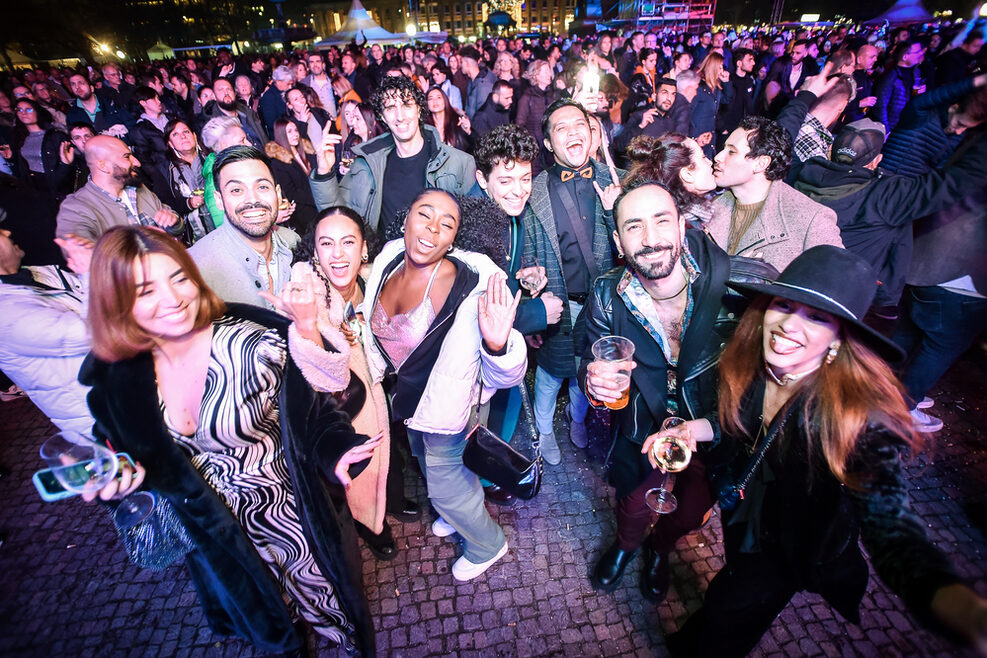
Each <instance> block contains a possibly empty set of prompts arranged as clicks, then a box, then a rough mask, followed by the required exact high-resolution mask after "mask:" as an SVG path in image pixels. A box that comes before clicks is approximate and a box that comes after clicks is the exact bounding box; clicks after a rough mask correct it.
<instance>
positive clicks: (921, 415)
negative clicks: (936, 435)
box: [911, 409, 942, 434]
mask: <svg viewBox="0 0 987 658" xmlns="http://www.w3.org/2000/svg"><path fill="white" fill-rule="evenodd" d="M911 414H912V423H913V425H914V426H915V431H917V432H925V433H927V434H928V433H931V432H938V431H939V430H941V429H942V421H941V420H939V419H938V418H936V417H935V416H930V415H929V414H927V413H925V412H924V411H919V410H918V409H912V411H911Z"/></svg>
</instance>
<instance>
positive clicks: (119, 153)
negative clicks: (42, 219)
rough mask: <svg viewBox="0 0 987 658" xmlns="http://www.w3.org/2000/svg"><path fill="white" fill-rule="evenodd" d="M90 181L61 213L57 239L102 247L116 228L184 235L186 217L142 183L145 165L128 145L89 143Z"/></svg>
mask: <svg viewBox="0 0 987 658" xmlns="http://www.w3.org/2000/svg"><path fill="white" fill-rule="evenodd" d="M86 164H87V165H88V166H89V182H87V183H86V184H85V185H84V186H83V187H82V188H81V189H80V190H79V191H77V192H75V193H73V194H70V195H68V196H67V197H65V200H64V201H63V202H62V205H61V207H60V208H59V209H58V218H57V220H56V228H55V234H56V235H57V236H58V237H59V238H63V239H65V238H68V237H70V236H73V235H74V236H78V237H79V238H82V239H83V240H88V241H91V242H96V240H98V239H99V237H100V236H101V235H103V233H106V231H108V230H109V229H111V228H112V227H114V226H127V225H129V224H140V225H142V226H156V227H158V228H161V229H163V230H165V231H167V232H168V233H169V234H171V235H174V236H178V235H181V234H182V232H183V231H184V230H185V224H184V222H182V219H181V217H179V216H178V215H177V214H175V211H173V210H172V209H171V208H169V207H168V206H166V205H164V204H162V203H161V200H160V199H158V197H157V196H156V195H155V194H154V192H152V191H151V190H149V189H147V188H146V187H145V186H144V185H141V184H140V181H139V179H138V177H137V176H138V169H140V166H141V163H140V161H139V160H138V159H137V158H135V157H134V154H133V152H131V150H130V147H129V146H127V144H125V143H124V142H123V141H122V140H120V139H117V138H116V137H110V136H109V135H96V136H95V137H93V138H92V139H90V140H89V141H88V142H87V143H86Z"/></svg>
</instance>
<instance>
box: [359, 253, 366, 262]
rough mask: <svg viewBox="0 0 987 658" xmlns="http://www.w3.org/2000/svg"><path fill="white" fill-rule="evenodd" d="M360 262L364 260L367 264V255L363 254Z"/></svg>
mask: <svg viewBox="0 0 987 658" xmlns="http://www.w3.org/2000/svg"><path fill="white" fill-rule="evenodd" d="M360 260H362V261H363V262H364V263H366V262H367V255H366V254H363V256H361V257H360Z"/></svg>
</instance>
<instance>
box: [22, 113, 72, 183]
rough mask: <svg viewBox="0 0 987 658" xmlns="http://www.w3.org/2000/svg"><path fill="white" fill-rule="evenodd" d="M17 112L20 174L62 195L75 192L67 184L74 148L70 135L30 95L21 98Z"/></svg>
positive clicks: (25, 179)
mask: <svg viewBox="0 0 987 658" xmlns="http://www.w3.org/2000/svg"><path fill="white" fill-rule="evenodd" d="M14 115H15V116H16V117H17V124H16V126H15V128H14V143H15V145H16V147H17V155H18V156H19V158H18V169H19V170H20V171H19V172H18V173H19V174H20V177H21V178H22V179H23V180H24V181H25V182H27V183H29V184H30V185H31V186H32V187H33V188H34V189H36V190H43V191H47V192H49V193H51V194H54V195H55V196H56V197H58V198H59V199H61V198H63V197H65V195H67V194H69V193H71V192H72V190H71V189H67V186H69V185H70V181H71V179H72V172H73V167H72V159H73V156H74V148H73V146H72V142H71V141H69V136H68V135H66V134H65V133H64V132H62V131H61V130H59V129H58V128H56V127H55V125H54V124H53V123H52V120H51V115H50V114H48V110H46V109H44V108H43V107H41V105H39V104H38V103H37V102H35V101H33V100H31V99H30V98H18V99H17V102H16V103H14Z"/></svg>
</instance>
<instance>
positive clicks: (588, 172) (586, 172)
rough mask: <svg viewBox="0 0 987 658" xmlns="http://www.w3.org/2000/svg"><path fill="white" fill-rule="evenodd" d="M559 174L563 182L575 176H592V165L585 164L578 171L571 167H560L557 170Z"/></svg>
mask: <svg viewBox="0 0 987 658" xmlns="http://www.w3.org/2000/svg"><path fill="white" fill-rule="evenodd" d="M559 175H560V176H561V178H562V182H563V183H568V182H569V181H571V180H572V179H573V178H575V177H576V176H581V177H583V178H593V167H592V165H587V166H585V167H583V168H582V169H579V170H578V171H577V170H573V169H562V171H561V172H559Z"/></svg>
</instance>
